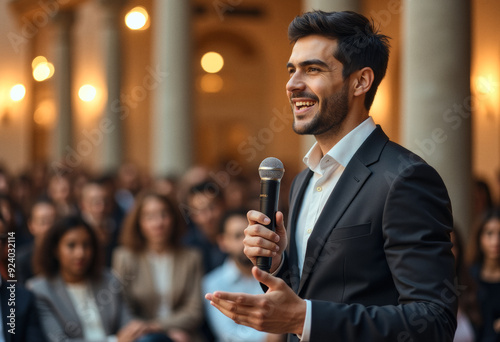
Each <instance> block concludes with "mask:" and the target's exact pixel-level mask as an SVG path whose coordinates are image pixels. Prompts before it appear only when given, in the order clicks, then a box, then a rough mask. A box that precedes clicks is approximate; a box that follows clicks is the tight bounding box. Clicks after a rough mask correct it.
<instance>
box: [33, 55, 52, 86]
mask: <svg viewBox="0 0 500 342" xmlns="http://www.w3.org/2000/svg"><path fill="white" fill-rule="evenodd" d="M31 66H32V68H33V78H34V79H35V80H36V81H38V82H42V81H45V80H46V79H49V78H51V77H52V75H54V64H52V63H50V62H49V61H47V58H45V57H44V56H38V57H35V58H34V59H33V62H31Z"/></svg>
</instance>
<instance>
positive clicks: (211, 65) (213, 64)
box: [201, 51, 224, 74]
mask: <svg viewBox="0 0 500 342" xmlns="http://www.w3.org/2000/svg"><path fill="white" fill-rule="evenodd" d="M223 66H224V58H222V56H221V55H220V54H219V53H217V52H213V51H211V52H207V53H206V54H204V55H203V57H201V67H202V68H203V70H205V71H206V72H209V73H212V74H214V73H216V72H219V71H220V69H222V67H223Z"/></svg>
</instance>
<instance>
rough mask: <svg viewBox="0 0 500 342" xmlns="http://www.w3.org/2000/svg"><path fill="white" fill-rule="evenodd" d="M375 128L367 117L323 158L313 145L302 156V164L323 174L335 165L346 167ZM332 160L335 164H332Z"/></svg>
mask: <svg viewBox="0 0 500 342" xmlns="http://www.w3.org/2000/svg"><path fill="white" fill-rule="evenodd" d="M376 127H377V126H376V125H375V122H374V121H373V118H372V117H371V116H369V117H368V118H367V119H366V120H365V121H363V122H362V123H360V124H359V125H358V126H357V127H356V128H354V129H353V130H352V131H350V132H349V133H347V134H346V135H345V136H344V137H343V138H342V139H341V140H340V141H339V142H338V143H336V144H335V146H333V147H332V148H331V149H330V151H328V152H327V154H326V155H325V156H323V155H322V153H321V149H320V147H319V145H318V143H315V144H314V145H313V146H312V147H311V149H310V150H309V152H307V154H306V155H305V156H304V159H303V162H304V164H306V165H307V167H309V168H310V169H311V170H312V171H314V172H319V173H323V171H324V170H325V169H328V168H329V167H331V166H333V165H336V164H340V165H342V166H343V167H346V166H347V164H348V163H349V161H350V160H351V158H352V156H353V155H354V153H356V151H357V150H358V149H359V147H360V146H361V145H362V144H363V142H364V141H365V140H366V138H368V136H369V135H370V134H371V133H372V132H373V130H375V128H376ZM332 159H333V161H335V163H333V162H332Z"/></svg>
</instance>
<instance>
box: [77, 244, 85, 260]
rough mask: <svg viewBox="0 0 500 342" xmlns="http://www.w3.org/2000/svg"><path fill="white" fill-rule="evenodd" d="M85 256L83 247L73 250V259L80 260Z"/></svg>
mask: <svg viewBox="0 0 500 342" xmlns="http://www.w3.org/2000/svg"><path fill="white" fill-rule="evenodd" d="M84 255H85V246H81V245H79V246H77V247H76V248H75V257H77V258H82V257H83V256H84Z"/></svg>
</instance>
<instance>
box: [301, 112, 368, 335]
mask: <svg viewBox="0 0 500 342" xmlns="http://www.w3.org/2000/svg"><path fill="white" fill-rule="evenodd" d="M375 128H376V125H375V123H374V122H373V119H372V118H371V117H368V119H366V120H365V121H363V122H362V123H361V124H359V125H358V126H357V127H356V128H354V129H353V130H352V131H350V132H349V133H348V134H347V135H346V136H345V137H343V138H342V139H341V140H340V141H339V142H338V143H337V144H335V146H333V147H332V149H331V150H330V151H328V153H327V154H326V155H324V156H323V154H322V153H321V149H320V147H319V145H318V144H317V143H315V144H314V145H313V147H311V149H310V150H309V152H307V154H306V155H305V157H304V159H303V160H304V163H305V164H306V165H307V166H308V167H309V169H311V171H313V172H314V174H313V176H312V177H311V179H310V180H309V184H308V185H307V189H306V191H305V193H304V199H303V200H302V206H301V208H300V212H299V216H298V219H297V228H296V231H295V244H296V247H297V257H298V267H299V270H300V274H302V269H303V265H304V258H305V255H306V249H307V241H308V240H309V237H310V236H311V234H312V232H313V229H314V226H315V224H316V221H317V220H318V217H319V215H320V214H321V212H322V211H323V208H324V206H325V204H326V201H327V200H328V198H329V197H330V194H331V193H332V191H333V189H334V188H335V185H336V184H337V182H338V180H339V179H340V176H342V173H343V172H344V170H345V168H346V166H347V164H349V162H350V161H351V158H352V157H353V155H354V154H355V153H356V151H357V150H358V149H359V148H360V147H361V145H362V144H363V142H364V141H365V140H366V139H367V138H368V136H369V135H370V134H371V133H372V132H373V131H374V130H375ZM306 302H307V311H306V319H305V322H304V330H303V332H302V336H301V341H303V342H307V341H309V337H310V334H311V302H310V301H308V300H306Z"/></svg>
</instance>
